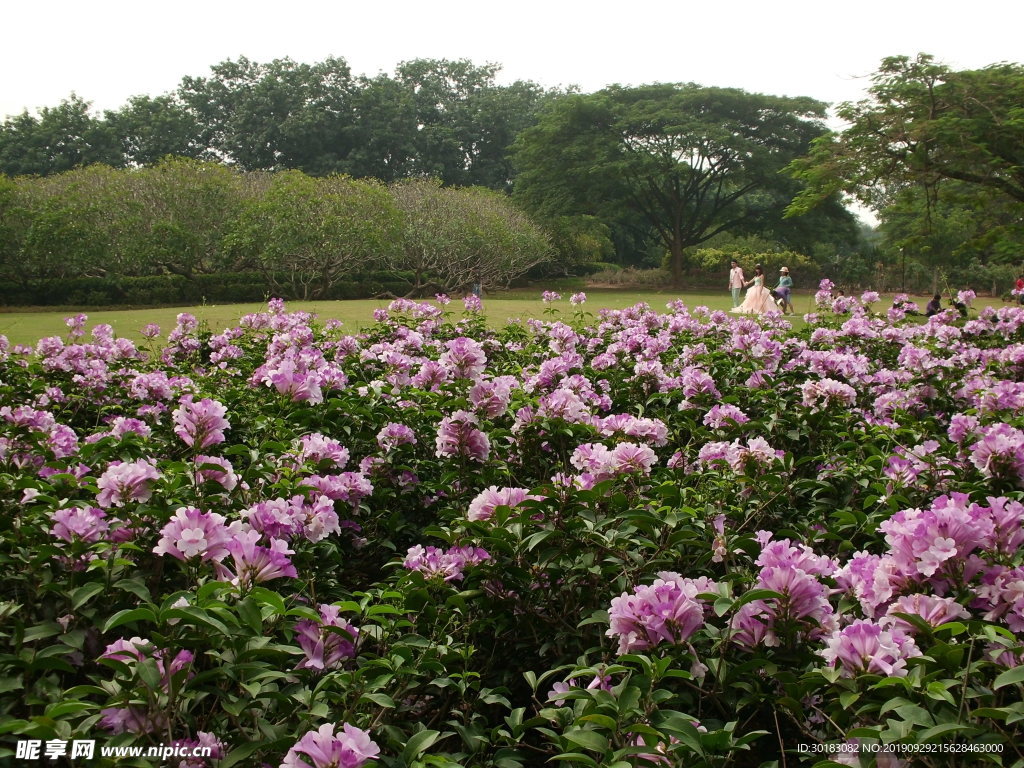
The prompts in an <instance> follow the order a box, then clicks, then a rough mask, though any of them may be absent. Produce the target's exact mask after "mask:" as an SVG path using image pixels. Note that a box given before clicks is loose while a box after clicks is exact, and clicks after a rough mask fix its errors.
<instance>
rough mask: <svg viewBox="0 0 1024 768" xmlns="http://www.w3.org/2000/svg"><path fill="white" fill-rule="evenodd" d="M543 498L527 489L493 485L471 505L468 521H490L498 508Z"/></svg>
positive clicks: (467, 515)
mask: <svg viewBox="0 0 1024 768" xmlns="http://www.w3.org/2000/svg"><path fill="white" fill-rule="evenodd" d="M543 498H544V497H543V496H535V495H531V494H530V491H529V490H528V489H526V488H498V486H496V485H492V486H491V487H490V488H487V489H486V490H483V491H481V492H480V493H478V494H477V496H476V498H474V499H473V500H472V501H471V502H470V503H469V511H468V512H467V513H466V518H467V519H468V520H490V519H491V518H492V517H494V511H495V510H496V509H497V508H498V507H516V506H518V505H519V504H521V503H522V502H524V501H526V500H527V499H534V500H537V501H540V500H541V499H543Z"/></svg>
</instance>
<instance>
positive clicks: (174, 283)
mask: <svg viewBox="0 0 1024 768" xmlns="http://www.w3.org/2000/svg"><path fill="white" fill-rule="evenodd" d="M280 282H282V283H283V280H281V281H280ZM408 289H409V284H408V283H407V282H404V281H403V280H402V279H401V275H397V274H394V273H390V272H386V273H369V274H360V275H353V278H352V280H350V281H348V282H346V283H344V284H340V285H336V286H334V287H333V288H332V289H331V290H330V291H329V292H328V293H327V295H326V296H324V297H323V298H326V299H368V298H372V297H374V296H379V295H381V294H388V293H391V294H395V295H402V294H404V293H405V292H406V291H408ZM280 294H281V291H277V290H272V289H271V288H270V286H269V284H268V281H267V279H266V276H265V275H263V274H261V273H258V272H225V273H217V274H209V275H194V276H193V277H191V278H188V277H185V276H183V275H153V276H147V277H112V278H104V277H77V278H70V279H49V280H32V281H29V282H26V283H23V284H14V283H0V306H44V307H45V306H68V305H73V306H83V307H97V306H109V305H115V304H116V305H129V306H156V305H168V304H169V305H189V304H199V303H203V302H207V303H214V304H229V303H238V302H253V301H265V300H266V299H267V298H269V297H271V296H277V295H280ZM281 298H284V299H301V298H303V297H301V296H296V295H288V294H287V293H285V295H283V296H281Z"/></svg>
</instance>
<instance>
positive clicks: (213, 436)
mask: <svg viewBox="0 0 1024 768" xmlns="http://www.w3.org/2000/svg"><path fill="white" fill-rule="evenodd" d="M179 402H180V406H179V407H178V408H176V409H175V410H174V412H173V414H172V417H173V419H174V434H176V435H177V436H178V437H180V438H181V439H182V442H184V443H185V445H188V446H190V447H192V448H196V449H198V450H203V449H205V448H209V447H210V446H211V445H216V444H217V443H223V442H224V430H225V429H230V428H231V424H230V423H229V422H228V420H227V419H225V418H224V415H225V414H226V413H227V411H228V409H227V408H225V407H224V406H223V405H221V404H220V403H218V402H217V401H216V400H211V399H210V398H208V397H206V398H203V399H202V400H200V401H199V402H198V403H196V402H194V401H193V400H192V396H191V395H186V396H185V397H183V398H181V400H180V401H179Z"/></svg>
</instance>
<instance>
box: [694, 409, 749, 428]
mask: <svg viewBox="0 0 1024 768" xmlns="http://www.w3.org/2000/svg"><path fill="white" fill-rule="evenodd" d="M748 421H750V417H749V416H747V414H745V413H744V412H743V411H741V410H740V409H739V408H737V407H736V406H735V405H728V404H726V405H713V406H711V410H710V411H708V412H707V413H706V414H704V426H706V427H712V428H714V429H720V428H722V427H731V426H733V423H735V424H746V423H747V422H748Z"/></svg>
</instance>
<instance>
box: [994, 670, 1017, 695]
mask: <svg viewBox="0 0 1024 768" xmlns="http://www.w3.org/2000/svg"><path fill="white" fill-rule="evenodd" d="M1022 682H1024V666H1020V667H1014V668H1013V669H1008V670H1006V671H1005V672H1003V673H1002V674H1001V675H999V677H997V678H996V681H995V682H994V683H993V684H992V687H993V688H994V689H995V690H999V689H1000V688H1002V687H1004V686H1007V685H1015V684H1017V683H1022Z"/></svg>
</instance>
